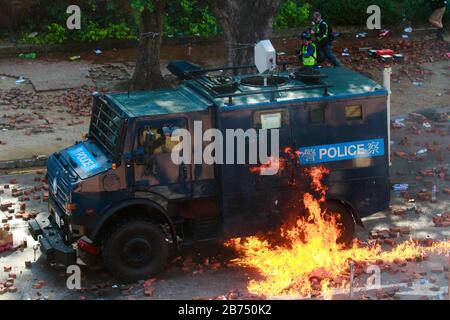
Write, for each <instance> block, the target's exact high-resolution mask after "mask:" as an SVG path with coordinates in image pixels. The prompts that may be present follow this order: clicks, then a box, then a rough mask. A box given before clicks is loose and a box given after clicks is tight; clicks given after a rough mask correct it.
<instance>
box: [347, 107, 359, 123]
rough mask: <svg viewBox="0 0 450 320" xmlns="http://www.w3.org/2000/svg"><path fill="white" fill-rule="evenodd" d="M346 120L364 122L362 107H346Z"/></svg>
mask: <svg viewBox="0 0 450 320" xmlns="http://www.w3.org/2000/svg"><path fill="white" fill-rule="evenodd" d="M345 120H347V121H351V120H362V106H361V105H357V106H347V107H345Z"/></svg>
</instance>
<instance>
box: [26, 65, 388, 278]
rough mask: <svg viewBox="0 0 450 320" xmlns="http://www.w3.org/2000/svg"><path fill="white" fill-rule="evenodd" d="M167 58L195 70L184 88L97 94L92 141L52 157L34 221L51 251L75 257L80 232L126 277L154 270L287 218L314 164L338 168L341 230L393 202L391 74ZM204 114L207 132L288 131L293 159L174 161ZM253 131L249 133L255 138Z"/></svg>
mask: <svg viewBox="0 0 450 320" xmlns="http://www.w3.org/2000/svg"><path fill="white" fill-rule="evenodd" d="M169 67H170V68H169V69H170V70H171V71H172V72H173V73H174V74H176V75H178V76H179V77H180V78H184V80H185V81H183V82H182V84H181V85H180V86H178V87H176V88H171V89H162V90H153V91H148V92H126V93H118V94H104V95H103V94H94V95H93V109H92V118H91V122H90V128H89V132H88V134H87V137H86V139H84V141H81V142H77V143H76V144H75V145H73V146H71V147H68V148H67V149H64V150H61V151H59V152H56V153H55V154H53V155H51V156H50V158H49V160H48V184H49V212H50V215H49V218H48V220H41V219H39V221H38V220H33V221H31V222H30V224H29V229H30V233H31V234H32V235H33V237H34V238H35V239H39V241H40V247H41V251H42V252H43V255H44V256H45V257H46V258H47V260H48V261H49V262H50V263H52V264H58V265H70V264H76V259H77V255H76V249H75V248H74V244H75V243H78V245H79V247H80V246H83V244H84V246H87V247H89V248H97V249H98V251H100V252H101V254H102V256H103V259H104V264H105V266H106V267H107V268H108V269H109V270H110V272H111V273H112V274H113V275H115V276H116V277H118V278H121V279H125V280H136V279H142V278H145V277H148V276H151V275H154V274H156V273H158V272H159V271H161V270H162V269H163V267H164V265H165V263H166V260H167V259H168V255H169V250H170V249H171V248H172V247H173V248H176V249H179V248H180V247H181V246H182V245H185V244H189V243H195V242H198V241H203V240H210V239H217V238H219V239H221V238H222V237H236V236H246V235H252V234H256V233H257V232H261V231H264V230H268V229H270V228H273V227H274V226H277V225H279V223H280V221H281V222H282V221H283V219H284V218H283V214H284V210H283V207H284V204H286V203H288V202H289V199H292V198H293V197H298V188H303V187H306V186H303V185H302V179H303V178H302V172H303V171H304V169H305V168H308V167H312V166H319V165H322V166H324V167H325V168H327V169H328V170H329V171H330V174H329V175H327V177H326V180H325V183H326V185H327V187H328V193H327V202H326V203H325V204H324V205H325V206H328V208H331V209H333V210H330V211H332V212H339V213H340V215H339V216H340V219H339V221H340V226H341V227H342V236H341V237H342V239H341V240H342V241H343V242H348V241H350V240H351V239H352V237H353V233H354V230H355V225H356V224H360V225H362V222H361V218H363V217H366V216H368V215H371V214H373V213H376V212H378V211H381V210H384V209H386V208H387V207H388V204H389V197H390V183H389V155H388V153H389V152H388V147H389V145H388V144H389V141H388V130H389V128H388V114H387V103H388V92H387V90H386V89H385V88H383V87H382V86H381V85H379V84H377V83H375V82H374V81H372V80H370V79H369V78H367V77H365V76H363V75H361V74H359V73H356V72H353V71H351V70H349V69H346V68H344V67H338V68H323V69H320V72H318V71H316V70H303V71H302V70H294V71H292V70H281V71H278V72H274V73H270V74H264V75H262V74H246V75H240V76H224V75H223V73H222V74H219V75H218V76H214V75H213V74H215V73H214V72H215V71H217V70H219V69H220V70H224V69H227V68H217V69H199V68H197V67H196V66H193V65H191V64H188V63H185V62H175V63H172V64H170V65H169ZM247 67H248V68H251V67H252V66H247ZM239 68H243V67H239ZM228 69H232V68H231V67H230V68H228ZM234 69H237V68H234ZM200 121H201V123H202V131H203V132H205V131H206V130H208V129H211V128H216V129H218V130H220V131H221V132H223V133H224V137H226V135H225V131H226V130H227V129H235V130H238V129H242V130H244V131H245V130H248V129H252V128H253V129H267V131H271V130H274V129H277V130H278V132H279V149H280V150H281V151H280V158H282V159H281V160H283V163H284V165H283V168H280V170H279V171H278V172H277V173H276V174H272V175H264V174H261V171H259V173H258V171H257V170H256V171H255V170H252V168H254V166H253V165H251V164H218V163H212V164H211V163H187V162H186V163H184V162H182V163H180V164H176V163H175V162H174V161H173V160H172V158H171V154H172V151H173V148H175V145H176V144H177V143H176V141H175V142H174V141H173V139H171V138H170V135H171V133H173V132H174V130H176V129H185V130H187V131H188V132H190V133H192V135H194V126H195V122H200ZM257 132H262V131H257ZM260 138H262V137H259V136H257V137H256V140H258V139H260ZM202 143H203V144H204V145H203V147H204V146H206V145H208V142H205V141H203V142H202ZM224 143H225V142H224ZM254 143H257V141H251V139H246V141H245V144H246V148H248V147H249V146H251V145H252V144H254ZM194 147H195V144H194V143H192V148H194ZM236 148H238V146H236ZM269 149H270V148H269ZM285 150H292V152H293V153H296V154H297V155H298V156H296V157H292V156H291V153H292V152H291V153H289V152H285ZM183 152H192V153H194V150H193V149H192V150H190V151H189V150H188V151H186V150H184V151H183ZM226 152H228V151H226ZM283 157H284V158H283ZM293 181H295V182H294V183H293ZM293 190H294V191H293Z"/></svg>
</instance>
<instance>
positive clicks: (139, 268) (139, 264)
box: [103, 220, 169, 281]
mask: <svg viewBox="0 0 450 320" xmlns="http://www.w3.org/2000/svg"><path fill="white" fill-rule="evenodd" d="M168 255H169V243H168V242H167V240H166V236H165V235H164V233H163V231H162V230H161V228H160V227H159V226H157V225H155V224H153V223H151V222H149V221H140V220H135V221H125V222H123V223H122V224H120V225H118V226H116V227H115V228H114V229H113V230H112V232H111V233H110V234H109V235H108V236H107V237H106V238H105V239H104V241H103V261H104V264H105V267H106V268H107V269H108V270H109V271H110V272H111V273H112V274H113V275H114V276H115V277H117V278H119V279H121V280H125V281H137V280H142V279H147V278H150V277H153V276H154V275H156V274H158V273H159V272H161V271H162V270H163V268H164V266H165V265H166V263H167V258H168Z"/></svg>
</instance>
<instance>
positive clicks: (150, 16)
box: [131, 0, 167, 90]
mask: <svg viewBox="0 0 450 320" xmlns="http://www.w3.org/2000/svg"><path fill="white" fill-rule="evenodd" d="M152 3H153V10H152V11H150V10H149V9H148V8H145V9H144V10H143V11H142V13H141V23H140V33H141V35H140V39H139V54H138V60H137V62H136V68H135V69H134V74H133V78H132V79H131V89H133V90H149V89H157V88H161V87H165V86H166V85H167V83H166V81H165V80H164V78H163V76H162V74H161V68H160V61H159V58H160V50H161V42H162V32H163V18H164V10H165V0H153V1H152Z"/></svg>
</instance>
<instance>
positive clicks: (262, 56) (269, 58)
mask: <svg viewBox="0 0 450 320" xmlns="http://www.w3.org/2000/svg"><path fill="white" fill-rule="evenodd" d="M276 55H277V53H276V51H275V48H274V47H273V45H272V42H270V40H262V41H260V42H258V44H257V45H256V46H255V65H256V68H257V69H258V72H259V73H265V72H268V71H273V70H274V69H275V67H276V61H277V60H276Z"/></svg>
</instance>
